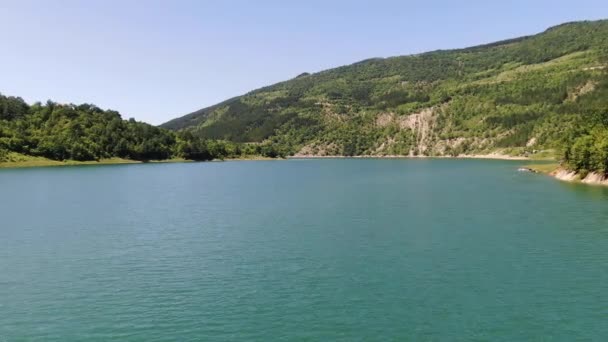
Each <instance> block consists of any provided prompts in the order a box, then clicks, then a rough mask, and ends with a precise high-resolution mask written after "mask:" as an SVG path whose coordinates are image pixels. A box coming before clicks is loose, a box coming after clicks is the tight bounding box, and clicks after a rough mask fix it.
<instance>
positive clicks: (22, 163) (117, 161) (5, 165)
mask: <svg viewBox="0 0 608 342" xmlns="http://www.w3.org/2000/svg"><path fill="white" fill-rule="evenodd" d="M280 159H281V158H269V157H263V156H241V157H237V158H226V159H213V160H205V161H203V160H200V161H199V160H190V159H183V158H173V159H165V160H149V161H140V160H132V159H122V158H109V159H101V160H89V161H77V160H65V161H59V160H52V159H47V158H43V157H31V156H27V157H25V158H23V159H22V160H16V161H6V162H0V170H2V169H26V168H36V167H65V166H102V165H129V164H165V163H201V162H221V161H255V160H280Z"/></svg>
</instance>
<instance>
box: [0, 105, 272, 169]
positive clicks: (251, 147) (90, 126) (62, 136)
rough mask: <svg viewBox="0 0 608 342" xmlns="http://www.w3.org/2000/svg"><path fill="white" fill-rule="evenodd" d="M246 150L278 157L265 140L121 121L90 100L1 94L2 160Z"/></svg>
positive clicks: (199, 156) (113, 159)
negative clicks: (27, 99)
mask: <svg viewBox="0 0 608 342" xmlns="http://www.w3.org/2000/svg"><path fill="white" fill-rule="evenodd" d="M248 155H265V156H270V157H276V156H277V153H276V152H275V151H274V150H273V149H272V147H271V146H269V145H268V144H241V143H234V142H228V141H219V140H210V139H205V138H201V137H194V136H193V135H192V134H191V133H190V132H188V131H185V132H179V133H176V132H173V131H169V130H166V129H164V128H159V127H155V126H152V125H149V124H146V123H142V122H137V121H135V120H133V119H130V120H123V119H122V118H121V116H120V114H119V113H118V112H115V111H112V110H102V109H100V108H98V107H96V106H94V105H90V104H82V105H74V104H58V103H54V102H51V101H49V102H47V103H46V104H44V105H43V104H41V103H35V104H33V105H31V106H30V105H28V104H27V103H25V102H24V101H23V100H22V99H21V98H19V97H7V96H3V95H1V94H0V164H2V163H7V162H11V163H13V164H18V165H25V166H27V165H33V166H35V165H62V164H58V163H53V162H52V161H80V162H83V161H100V160H103V161H104V162H107V163H119V162H126V161H129V160H136V161H150V160H167V159H172V158H184V159H191V160H211V159H216V158H235V157H241V156H248ZM63 164H65V162H64V163H63ZM0 166H2V165H0Z"/></svg>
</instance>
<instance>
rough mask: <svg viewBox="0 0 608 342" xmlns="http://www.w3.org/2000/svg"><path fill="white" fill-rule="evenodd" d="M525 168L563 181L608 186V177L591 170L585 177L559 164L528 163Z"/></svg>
mask: <svg viewBox="0 0 608 342" xmlns="http://www.w3.org/2000/svg"><path fill="white" fill-rule="evenodd" d="M524 167H525V168H527V169H529V170H530V171H533V172H535V173H541V174H544V175H547V176H549V177H552V178H555V179H556V180H558V181H561V182H568V183H572V184H584V185H592V186H598V185H599V186H608V177H607V176H605V175H602V174H600V173H597V172H589V173H588V174H587V175H586V176H585V177H583V178H581V175H580V174H579V173H578V172H576V171H570V170H567V169H564V168H563V167H561V166H560V165H559V164H551V163H550V164H545V165H526V166H524Z"/></svg>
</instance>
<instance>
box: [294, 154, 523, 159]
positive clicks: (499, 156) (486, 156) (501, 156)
mask: <svg viewBox="0 0 608 342" xmlns="http://www.w3.org/2000/svg"><path fill="white" fill-rule="evenodd" d="M340 158H361V159H427V158H431V159H497V160H530V158H528V157H523V156H509V155H506V154H499V153H491V154H466V155H459V156H457V157H452V156H412V155H384V156H379V155H367V156H339V155H338V156H318V155H308V154H296V155H294V156H290V157H287V159H340Z"/></svg>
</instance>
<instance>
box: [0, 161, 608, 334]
mask: <svg viewBox="0 0 608 342" xmlns="http://www.w3.org/2000/svg"><path fill="white" fill-rule="evenodd" d="M519 163H521V162H508V161H481V160H362V159H340V160H290V161H252V162H224V163H191V164H149V165H148V164H146V165H115V166H86V167H56V168H38V169H19V170H17V169H15V170H0V217H1V219H0V341H82V340H88V341H107V340H120V341H169V340H175V341H198V340H209V341H210V340H214V341H217V340H225V341H234V340H247V341H251V340H258V341H268V340H277V339H283V340H345V341H352V340H366V341H367V340H415V341H425V340H433V341H438V340H441V341H459V340H461V341H469V340H479V341H515V340H558V341H573V340H596V341H604V340H606V338H608V189H606V188H598V187H590V186H580V185H571V184H566V183H561V182H558V181H555V180H553V179H551V178H548V177H545V176H542V175H534V174H527V173H518V172H516V169H517V167H518V166H519Z"/></svg>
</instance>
